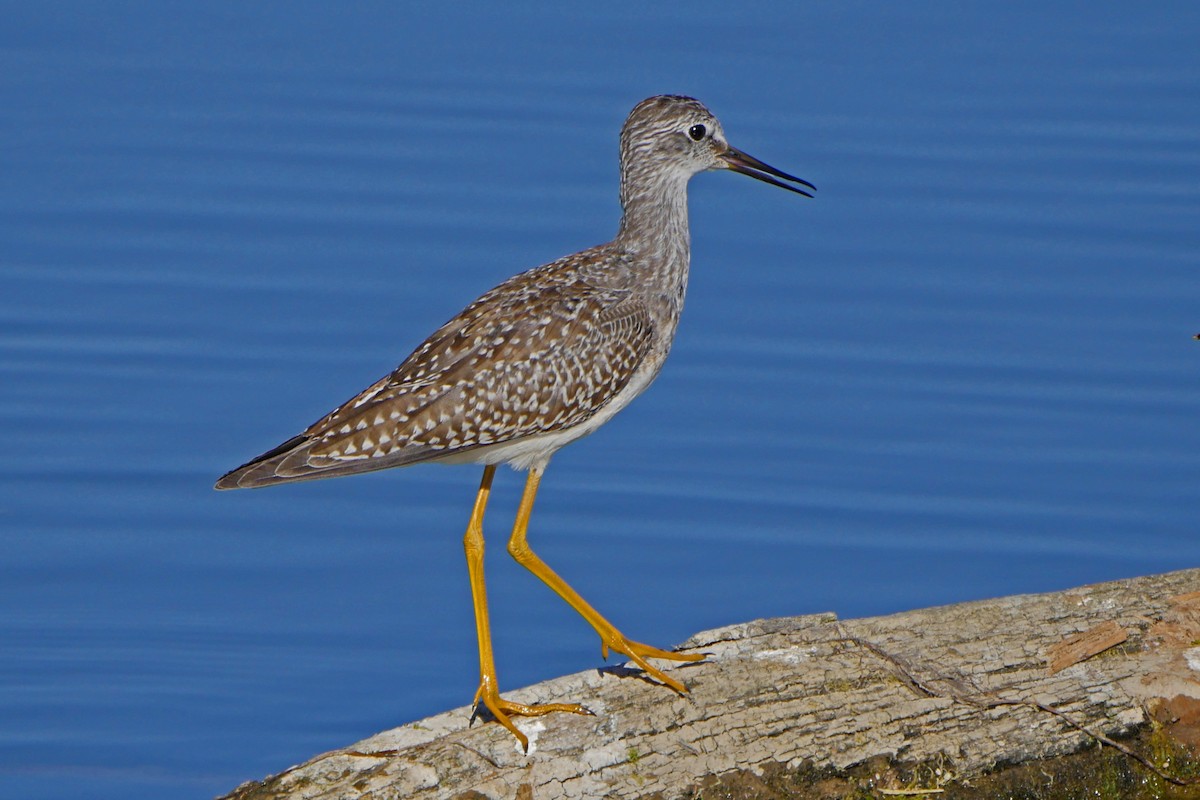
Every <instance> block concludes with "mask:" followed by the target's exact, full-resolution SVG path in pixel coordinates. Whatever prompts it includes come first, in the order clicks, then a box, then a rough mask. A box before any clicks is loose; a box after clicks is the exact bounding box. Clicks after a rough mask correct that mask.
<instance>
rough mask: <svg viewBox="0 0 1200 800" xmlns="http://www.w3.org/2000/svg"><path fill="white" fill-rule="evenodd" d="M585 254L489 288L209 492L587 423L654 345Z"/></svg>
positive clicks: (640, 319) (414, 458) (637, 310)
mask: <svg viewBox="0 0 1200 800" xmlns="http://www.w3.org/2000/svg"><path fill="white" fill-rule="evenodd" d="M595 255H596V252H595V251H585V252H584V253H579V254H576V255H574V256H569V257H567V258H565V259H561V260H559V261H556V262H553V263H551V264H547V265H545V266H543V267H538V268H537V269H534V270H530V271H529V272H526V273H524V274H522V275H518V276H516V277H515V278H512V279H510V280H508V281H506V282H505V283H502V284H500V285H499V286H497V287H496V288H495V289H492V290H491V291H489V292H488V293H487V294H485V295H483V296H482V297H480V298H479V299H478V300H476V301H475V302H474V303H472V304H471V305H470V306H468V307H467V308H466V309H465V310H464V311H463V312H462V313H460V314H459V315H458V316H456V317H455V318H454V319H452V320H450V322H448V323H446V324H445V325H444V326H442V327H441V328H440V329H439V330H438V331H437V332H435V333H434V334H433V335H432V336H430V337H429V338H428V339H427V340H426V341H425V342H424V343H423V344H422V345H421V346H420V347H418V348H417V350H416V351H415V352H414V353H413V354H412V355H411V356H409V357H408V358H407V359H406V360H405V361H404V363H402V364H401V365H400V366H399V367H397V368H396V369H395V371H393V372H392V373H391V374H390V375H388V376H386V377H385V378H383V379H381V380H379V381H377V382H376V383H375V384H374V385H372V386H370V387H369V388H367V389H366V390H365V391H363V392H362V393H360V394H359V395H357V396H356V397H354V398H352V399H351V400H349V401H347V402H346V403H344V404H342V405H341V406H339V407H338V408H336V409H334V410H333V411H332V412H330V413H329V414H328V415H327V416H325V417H324V418H322V419H321V420H318V421H317V422H316V423H314V424H313V425H312V426H310V427H309V428H308V430H306V431H305V432H304V433H303V434H301V435H300V436H297V437H295V438H293V439H290V440H289V441H287V442H284V443H283V444H282V445H280V446H279V447H276V448H275V449H273V450H271V451H269V452H267V453H264V454H263V455H261V456H259V457H258V458H256V459H254V460H253V461H251V462H249V463H248V464H245V465H243V466H241V467H239V468H237V469H235V470H233V471H232V472H230V473H228V474H227V475H225V476H224V477H222V478H221V480H220V481H218V483H217V488H219V489H232V488H239V487H242V488H246V487H258V486H267V485H271V484H275V483H283V482H288V481H300V480H310V479H314V478H325V477H332V476H335V475H350V474H354V473H359V472H368V471H372V470H377V469H384V468H387V467H397V466H404V465H407V464H413V463H417V462H420V461H428V460H434V459H438V458H443V457H447V456H451V455H456V454H461V453H464V452H466V451H469V450H472V449H475V448H480V447H486V446H489V445H495V444H500V443H504V442H510V441H513V440H516V439H522V438H525V437H530V436H536V435H538V434H544V433H549V432H553V431H560V430H564V429H567V428H570V427H572V426H575V425H578V424H580V423H582V422H584V421H586V420H587V419H588V418H589V417H591V416H592V415H594V414H595V413H596V412H597V411H598V410H600V409H601V408H602V407H603V406H604V405H605V404H606V403H608V402H609V401H610V400H612V398H614V397H615V396H616V395H617V394H619V393H620V391H621V389H622V388H623V387H624V386H625V385H626V384H627V383H628V382H629V380H630V378H631V377H632V376H633V375H634V373H635V372H636V371H637V368H638V366H639V365H640V364H641V363H642V362H643V360H644V359H645V358H646V356H647V354H648V353H649V352H650V348H651V344H652V342H653V339H654V336H653V333H654V331H653V323H652V321H651V315H650V314H649V313H648V311H647V309H646V308H645V306H644V305H643V304H642V302H641V301H640V300H638V299H636V298H635V296H634V294H633V293H632V292H630V291H629V290H626V289H616V288H606V287H602V286H597V285H595V284H594V283H592V282H589V281H587V280H585V279H584V278H582V277H581V275H580V272H579V271H578V269H577V268H578V265H579V261H578V260H579V259H581V258H587V257H589V256H592V257H594V256H595ZM606 255H607V254H606ZM609 257H610V258H617V256H615V255H609Z"/></svg>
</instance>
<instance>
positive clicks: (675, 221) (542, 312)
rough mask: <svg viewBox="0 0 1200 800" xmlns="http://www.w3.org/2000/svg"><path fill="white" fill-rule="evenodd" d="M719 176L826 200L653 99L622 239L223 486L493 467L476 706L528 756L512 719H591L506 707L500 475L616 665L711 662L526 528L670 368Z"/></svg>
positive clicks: (629, 157)
mask: <svg viewBox="0 0 1200 800" xmlns="http://www.w3.org/2000/svg"><path fill="white" fill-rule="evenodd" d="M710 169H731V170H734V171H735V172H740V173H742V174H743V175H749V176H750V177H752V178H757V179H758V180H761V181H766V182H767V183H770V184H774V185H775V186H780V187H783V188H784V189H788V190H790V191H793V192H797V193H799V194H802V195H805V196H807V197H812V195H811V194H809V192H808V191H806V189H808V190H813V189H814V188H815V187H813V185H812V184H810V183H808V182H807V181H804V180H801V179H800V178H796V177H794V176H792V175H788V174H787V173H785V172H780V171H779V170H777V169H775V168H774V167H771V166H768V165H767V164H764V163H763V162H761V161H759V160H758V159H756V158H753V157H751V156H749V155H747V154H745V153H743V152H741V151H740V150H737V149H735V148H733V147H731V146H730V145H729V143H728V142H726V141H725V134H724V132H723V131H722V130H721V124H720V123H719V122H718V121H717V119H716V117H714V116H713V115H712V113H711V112H709V110H708V109H707V108H705V107H704V106H703V105H702V104H701V103H700V102H698V101H697V100H694V99H692V98H690V97H680V96H673V95H664V96H660V97H651V98H649V99H647V100H643V101H642V102H641V103H638V104H637V106H635V107H634V109H633V111H632V112H631V113H630V114H629V118H628V119H626V120H625V125H624V127H622V129H621V208H622V210H623V215H622V217H621V225H620V229H619V230H618V231H617V236H616V238H615V239H613V240H612V241H611V242H609V243H608V244H603V245H600V246H598V247H593V248H591V249H590V250H584V251H582V252H579V253H576V254H574V255H570V256H566V257H565V258H560V259H559V260H557V261H554V262H552V263H549V264H545V265H543V266H540V267H537V268H535V269H531V270H529V271H528V272H524V273H522V274H520V275H517V276H516V277H514V278H510V279H509V280H507V281H505V282H504V283H502V284H500V285H499V286H497V287H496V288H494V289H492V290H491V291H489V292H487V293H486V294H484V295H483V296H482V297H480V298H479V299H478V300H476V301H475V302H473V303H471V305H469V306H467V307H466V309H464V310H463V311H462V312H461V313H460V314H458V315H457V316H456V317H454V318H453V319H452V320H450V321H449V322H447V323H446V324H445V325H443V326H442V327H441V328H440V329H438V330H437V331H436V332H435V333H434V334H433V335H432V336H430V337H429V338H428V339H426V340H425V342H424V343H423V344H421V346H420V347H418V348H417V349H416V351H415V352H413V354H412V355H410V356H409V357H408V358H407V359H405V361H404V363H402V364H401V365H400V366H399V367H397V368H396V369H395V371H393V372H392V373H391V374H390V375H387V376H386V377H384V378H382V379H380V380H379V381H377V382H376V383H374V384H373V385H371V386H370V387H368V388H367V389H366V390H365V391H363V392H362V393H360V394H358V395H356V396H354V397H353V398H351V399H350V400H348V401H346V402H345V403H343V404H342V405H340V406H338V407H337V408H335V409H334V410H333V411H331V412H330V413H329V414H328V415H326V416H325V417H323V418H322V419H320V420H318V421H317V422H315V423H313V424H312V425H311V426H309V428H308V429H307V430H305V431H304V433H302V434H300V435H299V436H296V437H293V438H291V439H289V440H287V441H286V442H284V443H283V444H281V445H279V446H278V447H276V448H274V449H272V450H269V451H267V452H266V453H263V454H262V455H261V456H259V457H258V458H255V459H254V460H253V461H250V462H249V463H247V464H244V465H243V466H240V467H238V468H237V469H235V470H233V471H232V472H229V473H228V474H226V475H224V476H223V477H222V478H221V479H220V480H219V481H217V485H216V488H218V489H239V488H257V487H261V486H271V485H274V484H277V483H289V482H292V481H305V480H313V479H316V478H330V477H334V476H338V475H353V474H355V473H359V472H369V471H372V470H378V469H386V468H388V467H403V466H408V465H410V464H418V463H425V462H441V463H473V464H483V465H484V470H483V479H482V481H481V483H480V485H479V492H478V494H477V495H476V498H475V506H474V508H473V510H472V511H471V517H470V521H469V522H468V523H467V533H466V537H465V539H464V546H465V549H466V554H467V569H468V572H469V576H470V582H471V594H472V598H473V602H474V608H475V624H476V632H477V634H478V637H479V675H480V677H479V689H478V690H477V691H476V693H475V707H476V709H477V710H478V708H479V704H481V703H482V704H483V706H484V707H486V708H487V710H488V711H489V712H490V713H491V715H492V716H493V717H494V718H495V719H496V720H497V721H498V722H500V724H502V725H503V726H504V727H505V728H507V729H508V730H509V731H511V732H512V734H513V735H514V736H516V737H517V739H518V740H519V741H520V742H521V745H522V747H527V746H528V741H527V739H526V737H525V736H524V735H523V734H522V733H521V732H520V731H519V730H517V728H516V726H515V725H513V723H512V720H511V719H510V717H512V716H536V715H541V714H546V713H549V712H553V711H568V712H573V713H587V711H586V710H585V709H583V708H582V707H581V706H579V705H576V704H574V703H551V704H544V705H536V706H530V705H523V704H520V703H513V702H510V701H508V700H504V699H503V698H501V697H500V693H499V689H498V687H497V682H496V667H495V664H494V663H493V658H492V643H491V633H490V627H489V624H488V609H487V597H486V592H485V588H484V579H483V515H484V510H485V508H486V506H487V501H488V495H489V494H490V491H491V485H492V476H493V475H494V473H495V471H496V465H497V464H505V463H507V464H510V465H511V466H513V467H514V468H516V469H518V470H527V471H528V473H529V474H528V477H527V479H526V482H525V491H524V494H523V495H522V497H521V503H520V506H519V508H518V510H517V518H516V522H515V524H514V526H513V532H512V536H511V537H510V538H509V541H508V552H509V553H511V554H512V556H513V557H514V558H515V559H516V560H517V561H518V562H520V563H521V564H522V565H524V566H525V567H526V568H527V569H529V571H530V572H532V573H533V574H534V575H536V576H537V577H538V578H540V579H541V580H542V581H543V582H545V583H546V584H547V585H548V586H549V587H550V588H551V589H553V590H554V591H555V592H557V593H558V595H559V596H560V597H562V598H563V599H564V600H566V601H567V602H568V603H569V604H570V605H571V607H572V608H574V609H575V610H576V611H578V612H579V613H580V614H581V615H582V616H583V618H584V619H585V620H587V622H588V623H589V624H590V625H591V626H592V627H593V628H595V630H596V632H597V633H598V634H599V635H600V647H601V651H602V653H603V655H604V656H605V657H607V656H608V651H609V650H613V651H616V652H618V653H623V654H624V655H626V656H628V657H629V658H630V659H632V660H633V662H634V663H635V664H637V665H638V666H639V667H641V668H642V669H643V670H644V671H645V672H646V673H647V674H648V675H650V676H652V677H654V678H655V679H657V680H659V681H661V682H662V683H663V684H665V685H667V686H669V687H670V688H671V689H674V690H675V691H676V692H680V693H683V692H686V691H687V689H686V687H685V686H684V685H683V684H682V683H680V682H679V681H677V680H675V679H674V678H672V677H671V676H669V675H666V674H664V673H663V672H662V671H661V670H660V669H658V668H657V667H655V666H654V665H653V664H651V663H649V661H647V659H650V658H656V659H665V660H668V661H696V660H699V659H701V658H702V657H703V656H701V655H695V654H684V653H676V652H669V651H666V650H660V649H658V648H655V647H651V646H649V645H645V644H641V643H640V642H635V641H633V640H632V639H629V638H627V637H625V636H624V635H623V634H622V633H621V632H620V631H618V630H617V629H616V628H615V627H614V626H613V625H612V624H611V623H610V622H608V620H606V619H605V618H604V617H602V616H600V614H599V613H597V612H596V611H595V609H593V608H592V607H591V606H590V605H588V604H587V602H585V601H584V599H583V598H582V597H580V596H579V595H578V594H577V593H576V592H575V590H574V589H572V588H571V587H570V586H569V585H567V583H566V581H564V580H563V579H562V578H560V577H559V576H558V575H557V574H555V573H554V571H553V570H551V569H550V567H548V566H546V564H545V563H544V562H543V561H542V560H541V559H540V558H538V557H537V556H536V555H535V554H534V552H533V550H531V549H530V547H529V544H528V542H527V540H526V529H527V527H528V525H529V516H530V513H531V512H532V510H533V500H534V496H535V495H536V494H537V489H538V484H539V482H540V481H541V478H542V473H543V472H544V471H545V469H546V465H547V463H548V462H549V461H550V457H551V456H552V455H554V453H555V452H556V451H557V450H558V449H559V448H560V447H562V446H563V445H566V444H568V443H570V442H573V441H575V440H576V439H579V438H581V437H583V436H586V435H587V434H589V433H591V432H592V431H594V430H596V428H598V427H600V426H601V425H603V424H604V423H605V422H607V421H608V420H609V419H610V418H611V417H612V416H613V415H614V414H616V413H617V412H618V411H620V410H621V409H622V408H624V407H625V406H626V405H628V404H629V402H630V401H631V400H633V398H634V397H636V396H637V395H639V394H641V392H642V391H643V390H644V389H645V388H646V387H647V386H649V385H650V382H651V381H652V380H654V378H655V376H656V375H658V372H659V370H660V369H661V368H662V365H663V361H664V360H665V359H666V357H667V351H668V350H670V349H671V341H672V340H673V339H674V337H675V329H676V326H677V324H678V322H679V313H680V310H681V309H682V308H683V300H684V293H685V290H686V288H687V278H688V263H689V258H690V243H689V236H688V217H687V183H688V180H689V179H690V178H691V177H692V176H693V175H695V174H696V173H699V172H703V171H705V170H710ZM792 184H795V185H792ZM800 187H804V188H800Z"/></svg>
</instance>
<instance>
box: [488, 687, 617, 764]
mask: <svg viewBox="0 0 1200 800" xmlns="http://www.w3.org/2000/svg"><path fill="white" fill-rule="evenodd" d="M480 704H482V705H483V707H484V708H486V709H487V710H488V713H489V714H491V716H492V719H494V720H495V721H496V722H499V723H500V724H501V725H503V726H504V728H505V729H506V730H507V731H508V732H509V733H511V734H512V735H513V736H515V737H517V741H518V742H520V743H521V750H523V751H524V752H526V753H528V752H529V739H528V737H526V736H525V734H523V733H521V731H520V730H518V729H517V726H516V725H514V724H513V721H512V719H510V718H511V717H540V716H543V715H545V714H554V713H557V712H563V713H567V714H580V715H582V716H585V717H591V716H594V714H592V712H591V711H589V710H588V709H586V708H584V707H583V706H581V705H579V704H578V703H534V704H525V703H515V702H513V701H511V700H505V699H504V698H503V697H501V696H500V692H499V691H497V690H496V687H495V684H493V683H492V682H491V681H489V680H487V679H486V678H484V679H483V680H481V681H480V682H479V688H478V689H477V690H476V691H475V700H474V702H473V705H474V706H475V710H474V712H473V713H472V714H471V721H472V722H474V720H475V717H477V716H478V715H479V706H480Z"/></svg>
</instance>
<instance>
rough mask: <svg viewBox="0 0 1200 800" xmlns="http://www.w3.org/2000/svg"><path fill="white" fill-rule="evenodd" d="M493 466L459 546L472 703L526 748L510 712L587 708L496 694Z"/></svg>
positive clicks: (487, 471) (482, 483)
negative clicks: (470, 617) (473, 653)
mask: <svg viewBox="0 0 1200 800" xmlns="http://www.w3.org/2000/svg"><path fill="white" fill-rule="evenodd" d="M495 474H496V468H495V467H493V466H488V467H484V470H483V480H482V481H480V483H479V493H478V494H477V495H476V496H475V507H474V508H473V509H472V510H471V521H470V522H468V523H467V535H466V536H464V537H463V549H464V550H466V553H467V574H468V575H469V576H470V579H471V601H472V603H473V604H474V606H475V633H476V635H477V636H478V637H479V689H478V690H477V691H476V692H475V700H474V703H475V706H476V708H478V707H479V704H480V703H481V702H482V703H483V705H484V707H485V708H487V710H488V711H489V712H491V715H492V717H493V718H495V720H496V721H497V722H499V723H500V724H501V725H503V726H504V727H505V728H507V729H508V731H509V733H511V734H512V735H513V736H515V737H517V741H519V742H520V743H521V748H522V749H523V750H525V751H528V750H529V739H527V738H526V737H525V734H523V733H521V732H520V731H519V730H517V726H515V725H513V723H512V720H511V719H509V717H510V716H524V717H536V716H541V715H542V714H550V713H552V712H555V711H567V712H570V713H573V714H590V713H591V712H590V711H588V710H587V709H585V708H583V707H582V706H578V705H576V704H575V703H546V704H543V705H534V706H529V705H524V704H523V703H512V702H509V701H508V700H504V699H502V698H501V697H500V690H499V688H498V687H497V685H496V684H497V681H496V662H495V659H494V658H493V657H492V630H491V625H490V624H489V623H488V607H487V587H486V586H485V585H484V580H483V512H484V511H485V510H486V509H487V501H488V495H489V494H491V491H492V476H493V475H495Z"/></svg>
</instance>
